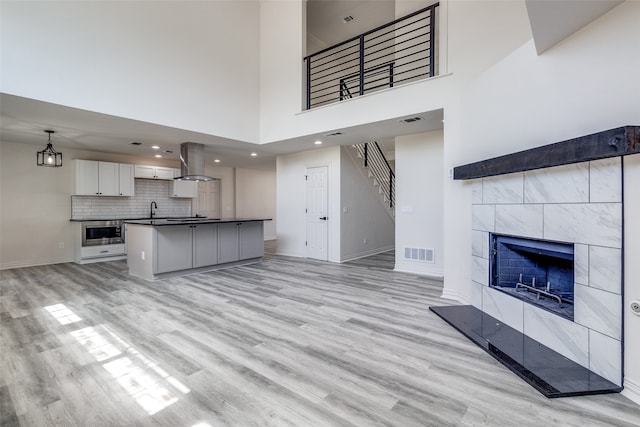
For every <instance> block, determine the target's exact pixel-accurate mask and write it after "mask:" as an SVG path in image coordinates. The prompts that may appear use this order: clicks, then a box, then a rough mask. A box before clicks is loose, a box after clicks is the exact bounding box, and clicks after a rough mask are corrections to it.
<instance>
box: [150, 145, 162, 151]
mask: <svg viewBox="0 0 640 427" xmlns="http://www.w3.org/2000/svg"><path fill="white" fill-rule="evenodd" d="M151 148H153V149H154V150H159V149H160V147H158V146H157V145H152V146H151Z"/></svg>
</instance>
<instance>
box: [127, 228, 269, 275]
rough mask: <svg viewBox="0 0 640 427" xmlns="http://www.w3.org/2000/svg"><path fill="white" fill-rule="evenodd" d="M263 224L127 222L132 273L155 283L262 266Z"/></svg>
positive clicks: (130, 271)
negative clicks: (232, 268)
mask: <svg viewBox="0 0 640 427" xmlns="http://www.w3.org/2000/svg"><path fill="white" fill-rule="evenodd" d="M264 221H265V219H255V218H228V219H207V218H166V219H145V220H129V221H125V224H126V236H127V264H128V265H129V274H131V275H132V276H136V277H140V278H143V279H146V280H156V279H162V278H164V277H170V276H175V275H181V274H189V273H196V272H202V271H208V270H215V269H221V268H226V267H231V266H235V265H242V264H249V263H254V262H258V261H261V260H262V256H263V255H264V232H263V228H264V225H263V222H264Z"/></svg>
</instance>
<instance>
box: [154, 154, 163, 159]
mask: <svg viewBox="0 0 640 427" xmlns="http://www.w3.org/2000/svg"><path fill="white" fill-rule="evenodd" d="M153 157H157V158H160V157H162V154H156V155H155V156H153Z"/></svg>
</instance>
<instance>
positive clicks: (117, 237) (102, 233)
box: [82, 220, 124, 247]
mask: <svg viewBox="0 0 640 427" xmlns="http://www.w3.org/2000/svg"><path fill="white" fill-rule="evenodd" d="M118 243H124V226H123V224H122V220H111V221H84V222H83V223H82V246H83V247H85V246H102V245H115V244H118Z"/></svg>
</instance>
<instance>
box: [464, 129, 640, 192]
mask: <svg viewBox="0 0 640 427" xmlns="http://www.w3.org/2000/svg"><path fill="white" fill-rule="evenodd" d="M636 153H640V126H623V127H619V128H615V129H609V130H605V131H602V132H598V133H594V134H591V135H586V136H581V137H578V138H573V139H569V140H566V141H562V142H557V143H555V144H549V145H545V146H542V147H537V148H532V149H530V150H525V151H520V152H517V153H512V154H507V155H505V156H500V157H494V158H492V159H488V160H482V161H480V162H475V163H469V164H466V165H462V166H457V167H455V168H453V179H457V180H460V179H475V178H483V177H487V176H495V175H504V174H508V173H514V172H523V171H528V170H534V169H542V168H548V167H552V166H561V165H567V164H571V163H580V162H586V161H590V160H598V159H605V158H608V157H617V156H626V155H629V154H636Z"/></svg>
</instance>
